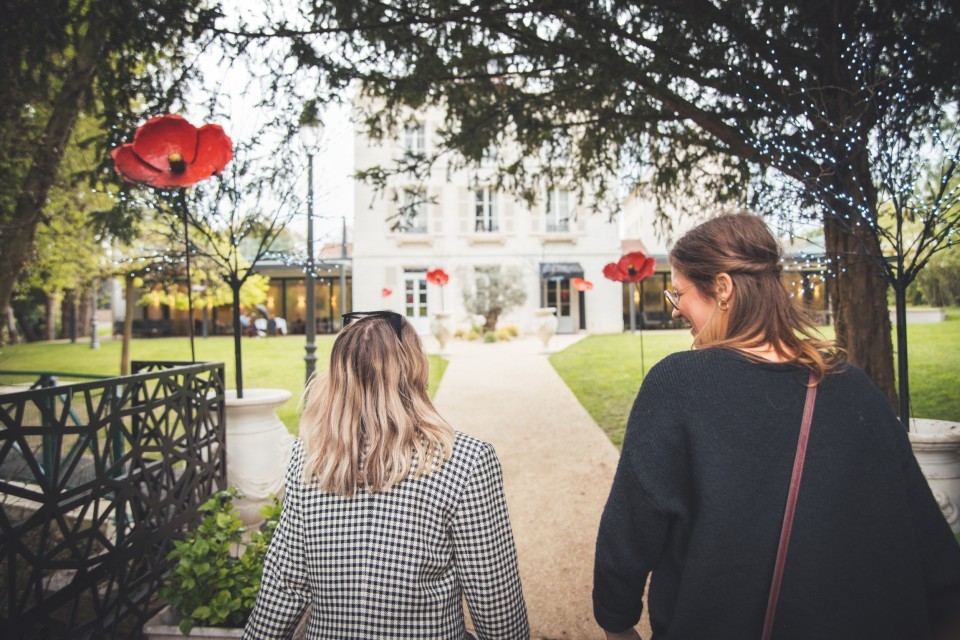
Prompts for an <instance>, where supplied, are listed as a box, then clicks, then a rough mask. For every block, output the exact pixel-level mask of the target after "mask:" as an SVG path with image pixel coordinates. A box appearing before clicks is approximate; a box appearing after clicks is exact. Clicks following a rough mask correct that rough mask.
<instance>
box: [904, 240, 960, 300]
mask: <svg viewBox="0 0 960 640" xmlns="http://www.w3.org/2000/svg"><path fill="white" fill-rule="evenodd" d="M913 292H916V294H919V300H916V303H917V304H928V305H930V306H934V307H948V306H951V307H953V306H957V305H960V246H953V247H951V248H950V249H947V250H945V251H942V252H941V253H939V254H937V255H935V256H933V257H932V258H931V259H930V262H928V263H927V266H926V267H925V268H924V269H923V271H921V272H920V273H919V274H917V279H916V281H915V282H914V283H913V285H912V287H911V288H910V289H908V290H907V293H908V300H909V299H910V298H911V296H910V294H911V293H913Z"/></svg>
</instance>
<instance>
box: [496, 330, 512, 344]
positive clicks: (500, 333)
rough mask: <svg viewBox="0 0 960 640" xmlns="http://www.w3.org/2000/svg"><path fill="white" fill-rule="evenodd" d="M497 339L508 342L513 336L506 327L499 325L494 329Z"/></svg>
mask: <svg viewBox="0 0 960 640" xmlns="http://www.w3.org/2000/svg"><path fill="white" fill-rule="evenodd" d="M494 335H496V337H497V340H503V341H504V342H509V341H510V340H511V339H512V338H515V337H516V336H514V335H513V334H512V333H510V331H509V330H508V329H507V328H506V327H500V328H499V329H497V331H496V334H494Z"/></svg>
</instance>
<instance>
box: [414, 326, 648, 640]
mask: <svg viewBox="0 0 960 640" xmlns="http://www.w3.org/2000/svg"><path fill="white" fill-rule="evenodd" d="M577 339H579V336H557V337H555V338H554V339H553V340H552V341H551V343H550V347H551V349H557V350H559V349H562V348H564V347H566V346H569V345H570V344H572V343H573V342H575V341H576V340H577ZM431 340H432V339H429V338H428V339H427V343H426V345H427V347H428V348H430V347H431V346H432V350H433V352H436V343H435V342H433V343H432V345H431ZM444 357H446V358H447V359H448V360H449V366H448V367H447V370H446V373H445V374H444V376H443V380H442V382H441V384H440V388H439V390H438V392H437V395H436V398H435V403H436V406H437V408H438V409H439V411H440V413H441V414H442V415H443V416H444V417H445V418H446V419H447V420H448V421H449V422H450V423H451V424H452V425H453V426H454V428H455V429H457V430H459V431H463V432H465V433H468V434H470V435H473V436H476V437H478V438H481V439H483V440H486V441H487V442H490V443H491V444H493V446H494V447H495V449H496V451H497V455H498V457H499V458H500V462H501V464H502V466H503V476H504V490H505V492H506V496H507V503H508V506H509V509H510V520H511V523H512V525H513V532H514V537H515V538H516V542H517V553H518V556H519V561H520V576H521V579H522V581H523V591H524V597H525V598H526V602H527V611H528V614H529V618H530V630H531V637H532V638H533V639H534V640H561V639H562V640H581V639H583V640H594V639H596V638H602V637H603V634H602V632H601V631H600V629H599V628H598V627H597V625H596V623H595V622H594V620H593V607H592V602H591V597H590V594H591V590H592V586H593V554H594V544H595V540H596V534H597V525H598V523H599V521H600V514H601V512H602V510H603V505H604V503H605V502H606V499H607V494H608V493H609V491H610V483H611V482H612V480H613V474H614V471H615V470H616V464H617V458H618V452H617V450H616V448H615V447H614V446H613V445H612V444H611V443H610V440H609V439H608V438H607V437H606V435H604V433H603V432H602V431H601V430H600V428H599V427H598V426H597V423H596V422H595V421H594V420H593V418H591V417H590V415H589V414H588V413H587V411H586V409H584V408H583V407H582V406H581V405H580V403H579V402H578V401H577V399H576V397H575V396H574V395H573V393H572V392H571V391H570V389H569V388H567V386H566V385H565V384H564V383H563V380H561V379H560V376H558V375H557V373H556V371H555V370H554V369H553V367H552V366H551V365H550V363H549V361H548V360H547V355H546V354H545V353H544V351H543V348H542V345H541V343H540V341H539V340H537V339H535V338H520V339H517V340H513V341H511V342H506V343H495V344H482V343H479V342H466V341H462V340H454V341H451V342H450V343H449V344H448V345H447V352H446V353H444ZM640 633H641V635H642V636H643V637H645V638H649V637H650V631H649V623H648V622H647V621H646V616H644V620H643V621H642V623H641V628H640Z"/></svg>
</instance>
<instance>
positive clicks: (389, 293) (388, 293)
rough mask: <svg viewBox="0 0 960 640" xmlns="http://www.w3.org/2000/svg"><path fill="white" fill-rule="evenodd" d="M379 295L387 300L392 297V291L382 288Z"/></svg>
mask: <svg viewBox="0 0 960 640" xmlns="http://www.w3.org/2000/svg"><path fill="white" fill-rule="evenodd" d="M380 295H381V296H383V297H384V298H389V297H390V296H392V295H393V289H388V288H387V287H384V288H383V289H380Z"/></svg>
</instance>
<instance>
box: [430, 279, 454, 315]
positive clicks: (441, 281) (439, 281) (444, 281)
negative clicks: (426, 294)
mask: <svg viewBox="0 0 960 640" xmlns="http://www.w3.org/2000/svg"><path fill="white" fill-rule="evenodd" d="M427 282H429V283H430V284H435V285H437V286H438V287H440V310H441V311H443V287H444V285H446V284H447V283H448V282H450V276H449V275H448V274H447V272H446V271H444V270H443V269H430V270H428V271H427Z"/></svg>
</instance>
